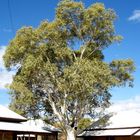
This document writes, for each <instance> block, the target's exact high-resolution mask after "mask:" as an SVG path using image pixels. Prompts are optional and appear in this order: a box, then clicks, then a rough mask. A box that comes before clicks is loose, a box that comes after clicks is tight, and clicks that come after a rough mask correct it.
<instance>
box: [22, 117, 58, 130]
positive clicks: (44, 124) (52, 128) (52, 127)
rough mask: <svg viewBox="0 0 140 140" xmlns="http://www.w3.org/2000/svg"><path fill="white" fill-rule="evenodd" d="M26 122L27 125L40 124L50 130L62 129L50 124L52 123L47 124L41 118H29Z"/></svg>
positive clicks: (39, 125)
mask: <svg viewBox="0 0 140 140" xmlns="http://www.w3.org/2000/svg"><path fill="white" fill-rule="evenodd" d="M24 124H27V125H31V126H34V127H36V126H38V127H41V128H43V129H44V130H48V131H53V132H58V131H60V129H58V128H56V127H54V126H52V125H50V124H46V123H45V122H44V121H43V120H41V119H37V120H28V121H27V122H24Z"/></svg>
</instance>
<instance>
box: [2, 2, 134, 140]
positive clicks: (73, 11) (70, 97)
mask: <svg viewBox="0 0 140 140" xmlns="http://www.w3.org/2000/svg"><path fill="white" fill-rule="evenodd" d="M115 19H116V14H115V12H114V11H113V10H111V9H106V8H105V7H104V5H103V4H101V3H95V4H93V5H91V6H90V7H88V8H85V7H84V5H83V3H81V2H74V1H72V0H63V1H61V2H60V3H59V4H58V7H57V9H56V16H55V19H54V20H53V21H52V22H48V21H44V22H42V23H41V25H40V26H39V27H38V28H35V29H34V28H32V27H23V28H21V29H20V30H19V31H18V32H17V34H16V36H15V38H14V39H13V40H12V41H11V42H10V44H9V46H8V47H7V49H6V52H5V55H4V62H5V66H6V67H7V69H10V68H12V67H15V66H16V69H17V71H16V75H15V76H14V78H13V82H12V84H11V85H10V86H9V87H10V89H11V95H12V102H11V107H12V109H14V110H16V111H19V110H20V114H22V115H26V116H28V117H31V116H33V117H39V115H40V112H41V113H42V112H43V113H45V114H46V116H47V118H48V119H51V120H52V121H56V122H58V121H59V122H60V126H61V129H62V130H63V132H64V134H65V135H66V137H67V140H75V136H76V128H77V125H78V123H79V121H80V120H81V119H82V118H83V117H84V116H85V115H86V116H91V117H93V116H95V115H96V109H98V110H99V108H102V109H104V108H106V107H108V106H109V104H110V102H109V100H110V97H111V94H110V93H109V90H110V89H111V88H113V87H116V86H118V87H119V86H123V85H125V84H126V83H128V84H129V86H131V85H132V81H133V77H132V75H131V73H132V72H133V70H134V66H133V62H132V61H131V60H129V59H127V60H113V61H112V62H111V63H106V62H105V61H104V54H103V50H104V49H105V48H107V47H109V46H110V45H111V44H112V43H114V42H118V41H120V40H121V37H120V36H118V35H116V34H115V31H114V20H115Z"/></svg>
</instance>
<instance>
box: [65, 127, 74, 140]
mask: <svg viewBox="0 0 140 140" xmlns="http://www.w3.org/2000/svg"><path fill="white" fill-rule="evenodd" d="M67 140H76V136H75V130H74V129H73V128H70V129H67Z"/></svg>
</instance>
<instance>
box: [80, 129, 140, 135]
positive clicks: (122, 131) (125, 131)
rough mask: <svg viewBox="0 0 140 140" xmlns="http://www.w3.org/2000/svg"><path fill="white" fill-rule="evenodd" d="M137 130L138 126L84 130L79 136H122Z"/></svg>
mask: <svg viewBox="0 0 140 140" xmlns="http://www.w3.org/2000/svg"><path fill="white" fill-rule="evenodd" d="M138 130H139V128H134V129H115V130H109V129H108V130H95V131H84V132H83V133H81V134H80V135H79V136H122V135H123V136H130V135H132V134H134V133H135V132H136V131H138Z"/></svg>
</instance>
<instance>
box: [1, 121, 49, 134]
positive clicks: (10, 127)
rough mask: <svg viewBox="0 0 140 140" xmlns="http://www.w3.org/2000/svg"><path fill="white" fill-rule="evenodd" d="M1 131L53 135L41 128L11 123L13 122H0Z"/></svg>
mask: <svg viewBox="0 0 140 140" xmlns="http://www.w3.org/2000/svg"><path fill="white" fill-rule="evenodd" d="M0 130H5V131H17V132H32V133H51V132H50V131H46V130H44V129H43V128H41V127H38V126H36V127H35V126H32V125H28V124H25V123H11V122H0Z"/></svg>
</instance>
